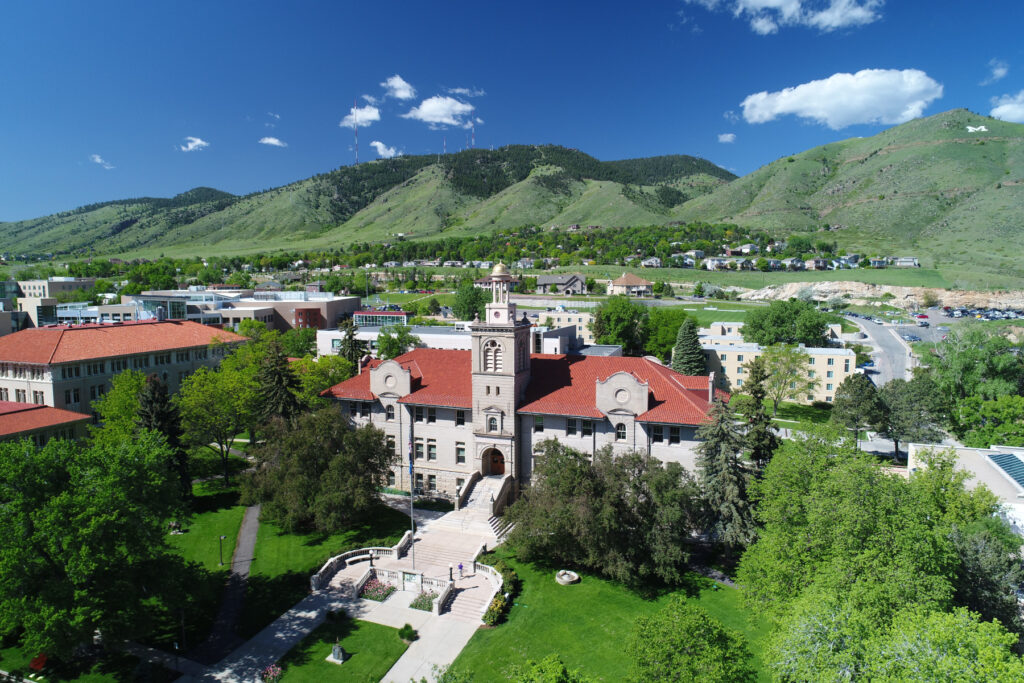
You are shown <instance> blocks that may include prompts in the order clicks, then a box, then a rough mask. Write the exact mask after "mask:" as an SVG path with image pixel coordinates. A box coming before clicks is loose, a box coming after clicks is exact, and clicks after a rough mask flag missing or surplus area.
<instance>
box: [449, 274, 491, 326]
mask: <svg viewBox="0 0 1024 683" xmlns="http://www.w3.org/2000/svg"><path fill="white" fill-rule="evenodd" d="M486 305H487V290H485V289H480V288H479V287H475V286H473V283H472V282H464V283H462V285H460V286H459V289H458V290H457V291H456V292H455V303H454V304H452V313H454V314H455V317H456V318H458V319H459V320H473V318H479V319H480V320H483V319H484V306H486Z"/></svg>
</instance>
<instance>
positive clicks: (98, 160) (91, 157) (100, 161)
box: [89, 154, 114, 171]
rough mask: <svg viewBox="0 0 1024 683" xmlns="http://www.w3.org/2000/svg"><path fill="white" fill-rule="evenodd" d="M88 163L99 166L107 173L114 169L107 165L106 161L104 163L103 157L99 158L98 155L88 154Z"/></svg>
mask: <svg viewBox="0 0 1024 683" xmlns="http://www.w3.org/2000/svg"><path fill="white" fill-rule="evenodd" d="M89 161H91V162H92V163H94V164H99V165H100V166H102V167H103V168H105V169H107V170H108V171H109V170H110V169H112V168H114V166H113V165H112V164H109V163H107V162H106V161H104V160H103V157H101V156H100V155H99V154H90V155H89Z"/></svg>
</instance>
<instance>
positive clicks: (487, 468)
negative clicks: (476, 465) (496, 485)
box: [483, 448, 505, 475]
mask: <svg viewBox="0 0 1024 683" xmlns="http://www.w3.org/2000/svg"><path fill="white" fill-rule="evenodd" d="M483 466H484V467H483V470H484V474H489V475H495V474H505V456H504V455H502V454H501V451H499V450H498V449H497V448H488V449H487V450H486V451H484V455H483Z"/></svg>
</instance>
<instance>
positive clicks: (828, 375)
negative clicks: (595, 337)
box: [825, 370, 832, 379]
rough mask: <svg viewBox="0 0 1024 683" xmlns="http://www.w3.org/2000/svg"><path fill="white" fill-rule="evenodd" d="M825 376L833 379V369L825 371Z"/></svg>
mask: <svg viewBox="0 0 1024 683" xmlns="http://www.w3.org/2000/svg"><path fill="white" fill-rule="evenodd" d="M825 377H827V378H829V379H832V371H831V370H827V371H826V372H825Z"/></svg>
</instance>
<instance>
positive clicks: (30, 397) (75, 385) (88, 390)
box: [0, 320, 247, 412]
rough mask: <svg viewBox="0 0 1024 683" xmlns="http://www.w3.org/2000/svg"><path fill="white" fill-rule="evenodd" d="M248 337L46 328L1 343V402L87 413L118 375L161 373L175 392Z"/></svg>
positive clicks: (158, 327) (135, 325)
mask: <svg viewBox="0 0 1024 683" xmlns="http://www.w3.org/2000/svg"><path fill="white" fill-rule="evenodd" d="M245 341H247V340H246V338H245V337H242V336H239V335H237V334H235V333H233V332H227V331H224V330H220V329H217V328H215V327H210V326H208V325H200V324H199V323H195V322H191V321H185V320H162V321H142V322H132V323H120V324H107V325H75V326H55V327H41V328H35V329H29V330H22V331H21V332H15V333H14V334H10V335H7V336H5V337H0V401H13V402H15V403H30V404H35V405H48V406H51V407H54V408H66V409H69V410H78V411H83V412H84V411H87V410H88V409H89V405H90V403H91V402H92V401H93V400H95V399H96V398H98V397H99V396H101V395H103V394H104V393H106V391H107V389H108V388H109V387H110V381H111V379H112V378H113V376H114V375H116V374H118V373H119V372H122V371H123V370H126V369H128V368H132V369H134V370H139V371H141V372H145V373H147V374H148V373H151V372H156V373H158V374H160V376H161V377H162V378H163V379H164V381H165V382H167V386H168V389H169V390H170V391H171V392H174V391H177V389H178V386H179V384H180V383H181V380H182V379H184V378H185V377H186V376H187V375H190V374H191V373H193V372H195V371H196V370H197V369H198V368H200V367H204V366H208V367H209V366H216V365H218V364H219V363H220V360H221V358H223V357H224V355H226V353H227V352H228V351H229V350H230V349H231V348H232V347H234V346H238V345H239V344H242V343H244V342H245Z"/></svg>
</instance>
